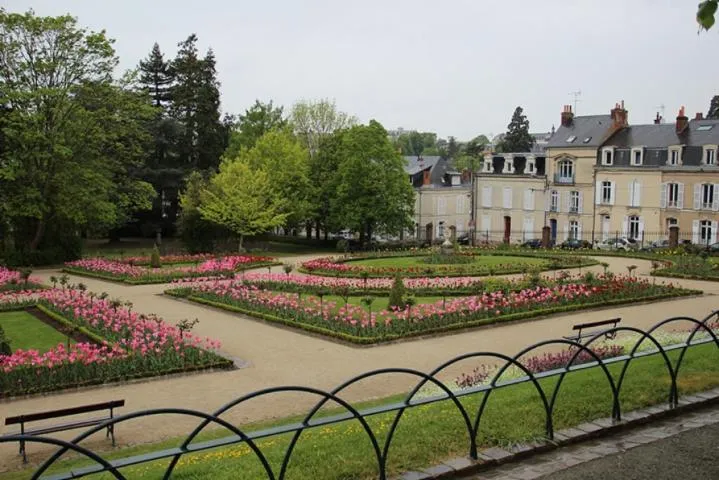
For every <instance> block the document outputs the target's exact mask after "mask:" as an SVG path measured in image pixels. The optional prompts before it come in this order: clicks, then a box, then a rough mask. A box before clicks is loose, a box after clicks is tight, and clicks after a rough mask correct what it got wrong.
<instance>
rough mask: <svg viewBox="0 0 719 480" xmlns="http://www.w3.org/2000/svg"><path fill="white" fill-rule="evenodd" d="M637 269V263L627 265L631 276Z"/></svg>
mask: <svg viewBox="0 0 719 480" xmlns="http://www.w3.org/2000/svg"><path fill="white" fill-rule="evenodd" d="M636 269H637V266H636V265H628V266H627V272H629V278H631V277H633V276H634V270H636Z"/></svg>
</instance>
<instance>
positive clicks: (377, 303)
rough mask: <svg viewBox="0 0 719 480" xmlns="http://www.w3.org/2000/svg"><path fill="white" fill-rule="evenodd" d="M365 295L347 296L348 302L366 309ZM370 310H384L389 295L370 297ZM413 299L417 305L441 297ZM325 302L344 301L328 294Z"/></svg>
mask: <svg viewBox="0 0 719 480" xmlns="http://www.w3.org/2000/svg"><path fill="white" fill-rule="evenodd" d="M310 296H311V297H313V298H316V299H317V301H318V302H319V297H314V296H312V295H310ZM363 298H366V297H349V299H348V302H347V303H349V304H350V305H355V306H358V307H362V308H364V309H367V305H366V304H364V303H362V299H363ZM447 298H448V299H449V300H451V298H450V297H447ZM372 299H373V301H372V311H373V312H378V311H380V310H386V309H387V305H389V297H372ZM415 300H416V302H417V305H422V304H432V303H437V302H441V301H442V297H415ZM324 301H325V302H334V303H336V304H337V306H338V307H341V306H343V305H344V303H345V301H344V299H343V298H342V297H339V296H336V295H328V296H326V297H324Z"/></svg>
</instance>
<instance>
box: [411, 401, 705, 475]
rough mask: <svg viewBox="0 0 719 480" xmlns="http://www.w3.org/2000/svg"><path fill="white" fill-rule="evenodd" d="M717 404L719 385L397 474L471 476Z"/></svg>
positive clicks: (608, 452)
mask: <svg viewBox="0 0 719 480" xmlns="http://www.w3.org/2000/svg"><path fill="white" fill-rule="evenodd" d="M717 405H719V388H715V389H713V390H709V391H706V392H701V393H697V394H694V395H689V396H686V397H681V398H680V399H679V405H678V406H677V407H675V408H670V407H669V405H668V404H663V405H656V406H652V407H646V408H643V409H640V410H634V411H630V412H626V413H622V420H621V421H619V422H616V421H614V420H612V419H611V418H600V419H597V420H594V421H591V422H587V423H583V424H581V425H577V426H575V427H572V428H567V429H564V430H558V431H556V432H555V434H554V440H551V441H550V440H545V441H542V442H533V443H531V444H519V445H516V446H514V447H513V448H511V449H506V450H505V449H502V448H497V447H493V448H489V449H486V450H481V451H480V452H479V459H478V460H472V459H470V458H469V457H458V458H454V459H451V460H447V461H445V462H443V463H441V464H439V465H435V466H433V467H430V468H427V469H424V470H419V471H411V472H406V473H405V474H403V475H401V476H400V477H397V480H429V479H435V478H437V479H438V478H454V477H463V476H470V475H473V474H476V473H480V472H482V471H485V470H489V469H491V468H494V467H497V466H499V465H504V464H508V463H511V462H517V461H519V460H522V459H525V458H527V457H529V456H532V455H535V454H538V453H543V452H547V451H550V450H554V449H557V448H559V447H563V446H568V445H575V444H580V443H582V442H585V441H587V440H593V439H597V438H600V437H604V436H607V435H610V434H615V433H618V432H621V431H624V430H631V429H633V428H635V427H638V426H641V425H645V424H648V423H650V422H654V421H657V420H662V419H666V418H672V417H676V416H679V415H681V414H686V413H689V412H691V411H694V410H699V409H704V408H708V407H712V406H717ZM657 438H661V437H657ZM646 440H647V441H650V440H651V438H647V439H646ZM643 443H646V442H643ZM610 450H611V449H607V452H606V454H607V455H608V454H612V453H616V450H614V451H610ZM598 456H599V455H597V457H598ZM577 463H578V462H577ZM488 473H489V472H488ZM487 478H493V476H488V477H487Z"/></svg>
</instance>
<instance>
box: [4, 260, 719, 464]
mask: <svg viewBox="0 0 719 480" xmlns="http://www.w3.org/2000/svg"><path fill="white" fill-rule="evenodd" d="M308 258H310V257H308V256H303V257H292V258H287V259H283V260H284V261H289V262H293V263H299V262H301V261H305V260H307V259H308ZM597 258H599V257H597ZM601 260H602V261H606V262H607V263H609V264H610V265H611V266H610V270H611V271H613V272H616V273H625V272H626V271H627V270H626V267H627V266H628V265H637V266H638V269H637V271H636V272H635V273H638V274H640V275H645V274H647V273H648V272H649V270H650V262H649V261H644V260H637V259H625V258H617V257H606V258H602V259H601ZM586 270H587V269H586V268H585V269H583V271H586ZM591 270H594V271H596V272H601V271H602V268H601V267H600V266H596V267H592V268H591ZM260 271H262V270H260ZM264 271H266V269H264ZM273 271H276V272H280V271H282V270H281V267H275V268H274V270H273ZM34 274H35V275H36V276H39V277H40V278H42V279H44V280H45V281H46V282H47V283H48V284H49V281H48V278H49V277H50V276H51V275H58V271H56V270H52V271H51V270H38V271H36V272H35V273H34ZM550 275H551V274H550ZM71 281H72V282H73V283H77V282H83V283H85V284H86V285H87V286H88V289H89V290H91V291H95V292H108V293H109V295H110V296H111V297H119V298H121V299H123V300H129V301H131V302H133V304H134V307H133V308H134V310H136V311H139V312H145V313H156V314H158V315H160V316H162V317H163V318H164V319H165V320H167V321H169V322H173V323H176V322H178V321H179V320H181V319H183V318H198V319H199V320H200V323H199V324H198V325H197V326H196V327H195V330H194V333H196V334H198V335H202V336H208V337H211V338H216V339H219V340H221V341H222V353H223V354H225V355H227V356H230V357H233V358H237V359H241V360H242V361H243V362H244V364H245V367H244V368H240V369H237V370H233V371H218V372H212V373H202V374H193V375H186V376H179V377H173V378H161V379H154V380H149V381H143V382H139V383H130V384H123V385H114V386H105V387H96V388H88V389H84V390H78V391H71V392H62V393H56V394H50V395H45V396H35V397H31V398H26V399H14V400H6V401H2V402H0V417H6V416H12V415H18V414H21V413H29V412H34V411H40V410H46V409H55V408H63V407H69V406H73V405H80V404H86V403H94V402H101V401H107V400H111V399H121V398H124V399H125V400H126V402H127V403H126V407H125V409H124V410H123V412H124V413H128V412H131V411H134V410H140V409H148V408H156V407H167V406H174V407H183V408H190V409H196V410H202V411H208V412H209V411H212V410H214V409H216V408H218V407H220V406H221V405H223V404H225V403H226V402H228V401H230V400H232V399H235V398H237V397H239V396H241V395H244V394H246V393H249V392H252V391H255V390H259V389H263V388H267V387H273V386H279V385H305V386H311V387H316V388H320V389H326V390H329V389H331V388H333V387H334V386H336V385H338V384H339V383H341V382H343V381H345V380H347V379H348V378H350V377H352V376H354V375H357V374H359V373H362V372H365V371H367V370H371V369H376V368H383V367H389V366H392V367H408V368H414V369H418V370H421V371H428V370H431V369H432V368H434V367H436V366H437V365H439V364H440V363H442V362H444V361H445V360H448V359H450V358H452V357H454V356H456V355H459V354H463V353H467V352H471V351H481V350H485V351H495V352H501V353H505V354H509V355H512V354H514V353H516V352H517V351H519V350H520V349H522V348H523V347H525V346H527V345H529V344H531V343H534V342H538V341H541V340H545V339H552V338H558V337H561V336H563V335H567V334H568V333H569V332H570V330H571V326H572V325H573V324H575V323H579V322H590V321H597V320H604V319H606V318H608V317H616V316H620V317H622V324H623V325H631V326H636V327H649V326H651V325H653V324H654V323H656V322H657V321H659V320H663V319H665V318H668V317H671V316H678V315H689V316H694V317H697V318H701V317H704V316H706V315H707V314H709V313H710V312H711V311H712V310H714V309H717V308H719V301H718V300H717V298H716V297H715V296H713V295H715V294H717V293H719V283H716V282H715V283H712V282H698V281H683V280H682V281H674V283H675V284H677V283H678V284H681V285H683V286H686V287H691V288H698V289H701V290H704V291H705V292H706V293H707V295H705V296H703V297H699V298H686V299H677V300H672V301H665V302H658V303H654V304H646V305H635V306H627V307H620V308H612V309H611V310H610V311H607V310H598V311H592V312H578V313H571V314H566V315H556V316H552V317H550V318H546V319H540V320H535V321H529V322H525V323H520V324H512V325H504V326H500V327H493V328H481V329H478V330H474V331H468V332H462V333H457V334H452V335H447V336H441V337H435V338H426V339H417V340H413V341H407V342H404V343H397V344H390V345H383V346H377V347H372V348H357V347H351V346H345V345H340V344H337V343H334V342H332V341H329V340H325V339H323V338H318V337H314V336H310V335H306V334H303V333H299V332H297V331H293V330H289V329H284V328H278V327H277V326H273V325H269V324H266V323H262V322H259V321H256V320H253V319H250V318H247V317H244V316H242V315H236V314H232V313H228V312H224V311H220V310H216V309H211V308H207V307H203V306H200V305H196V304H192V303H188V302H184V301H178V300H176V299H173V298H170V297H166V296H162V295H161V293H162V292H163V290H165V289H166V288H167V285H147V286H126V285H122V284H119V283H112V282H106V281H102V280H95V279H91V278H85V277H79V276H71ZM657 281H660V280H657ZM462 370H464V371H466V370H467V368H466V365H465V367H463V368H462ZM450 373H451V374H456V373H458V372H457V371H455V372H450ZM414 381H415V380H414V379H412V378H407V377H399V376H384V377H379V378H374V379H371V380H366V381H364V382H361V383H360V384H358V386H356V387H353V388H351V389H350V390H348V391H347V392H346V395H345V398H346V399H348V400H350V401H353V400H360V399H361V400H366V399H372V398H377V397H382V396H386V395H389V394H393V393H398V392H401V391H405V390H406V388H407V387H408V386H409V385H410V384H413V383H414ZM316 400H317V398H316V397H312V398H307V397H301V398H300V397H298V396H296V395H288V394H278V395H274V396H272V397H269V398H268V397H263V399H262V400H260V401H254V402H252V401H251V402H248V403H246V404H244V405H243V406H242V407H241V408H239V409H236V410H233V411H231V412H229V413H228V416H227V418H228V419H231V420H233V421H235V422H240V423H242V422H248V421H256V420H262V419H268V418H274V417H283V416H285V415H287V414H289V413H296V412H298V411H300V409H302V408H306V407H307V406H308V405H309V404H310V403H312V402H314V401H316ZM194 425H195V423H194V422H191V421H188V420H185V419H183V418H174V417H167V416H165V417H161V418H160V417H158V418H156V419H143V420H142V421H134V422H128V423H125V424H122V425H120V426H119V427H118V429H117V437H118V441H119V442H120V443H122V444H136V443H143V442H149V441H156V440H159V439H163V438H167V437H172V436H177V435H180V434H182V433H185V432H188V431H189V430H188V429H191V428H192V426H194ZM10 431H11V430H10V429H8V428H7V427H4V425H0V434H2V433H8V432H10ZM77 433H79V432H77ZM71 436H72V434H70V435H67V436H65V438H68V437H71ZM103 437H104V436H103ZM98 441H99V442H101V444H103V443H102V442H104V440H98ZM103 445H104V444H103ZM31 448H32V449H33V450H35V451H39V450H40V449H41V448H42V447H40V446H33V447H31ZM31 456H32V455H31ZM13 465H17V455H16V451H15V450H14V449H13V448H10V447H6V446H1V447H0V471H1V470H2V469H3V466H7V467H10V468H12V467H13Z"/></svg>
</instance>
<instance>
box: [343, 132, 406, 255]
mask: <svg viewBox="0 0 719 480" xmlns="http://www.w3.org/2000/svg"><path fill="white" fill-rule="evenodd" d="M338 153H339V156H340V160H339V162H338V165H339V167H338V171H337V175H338V177H337V187H336V195H335V197H334V198H333V199H332V203H331V206H330V208H331V211H332V214H331V215H332V217H333V219H334V223H335V224H341V225H343V226H345V227H347V228H349V229H351V230H353V231H357V232H359V233H360V242H364V241H365V240H369V239H371V238H372V234H373V232H375V231H376V230H379V231H381V232H384V233H389V234H397V233H400V232H401V231H403V230H404V229H405V228H408V227H410V226H411V225H412V218H411V216H412V212H413V208H414V189H413V188H412V186H411V185H410V183H409V182H408V181H407V174H406V173H405V170H404V159H403V158H402V156H401V155H400V154H399V152H397V151H396V150H395V149H394V147H393V146H392V144H391V142H390V140H389V138H388V137H387V131H386V130H385V129H384V128H383V127H382V125H380V124H379V123H378V122H376V121H374V120H372V121H370V123H369V125H357V126H354V127H352V128H350V129H348V130H347V131H345V132H342V134H341V144H340V148H339V152H338Z"/></svg>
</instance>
